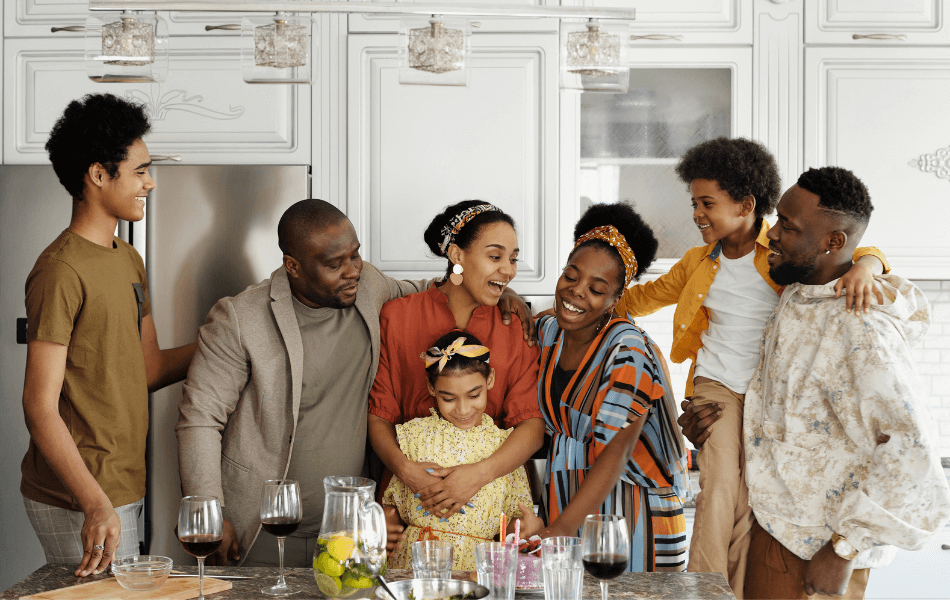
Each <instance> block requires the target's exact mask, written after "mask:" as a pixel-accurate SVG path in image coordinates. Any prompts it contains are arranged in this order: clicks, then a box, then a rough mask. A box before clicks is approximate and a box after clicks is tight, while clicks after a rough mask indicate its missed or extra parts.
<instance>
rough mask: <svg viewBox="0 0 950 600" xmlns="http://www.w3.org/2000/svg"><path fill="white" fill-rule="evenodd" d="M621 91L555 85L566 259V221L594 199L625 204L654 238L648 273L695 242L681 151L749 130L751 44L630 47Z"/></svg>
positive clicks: (562, 246)
mask: <svg viewBox="0 0 950 600" xmlns="http://www.w3.org/2000/svg"><path fill="white" fill-rule="evenodd" d="M631 54H632V56H633V57H634V60H633V61H632V62H631V63H630V64H631V67H632V68H631V71H630V88H629V90H628V91H627V92H626V93H625V94H598V93H586V92H585V93H583V94H580V93H577V92H567V91H565V92H562V93H561V115H562V116H561V174H562V175H561V198H562V201H561V214H562V219H563V221H564V222H565V227H564V228H563V229H562V231H561V235H560V237H559V255H560V257H561V259H562V260H563V259H564V258H566V256H567V254H568V253H569V251H570V248H571V240H572V237H571V228H572V227H573V224H574V222H575V221H576V220H577V218H578V217H579V216H580V215H581V214H582V213H583V211H584V210H586V208H587V207H588V206H590V205H591V204H594V203H604V202H617V201H620V200H622V201H627V202H630V203H631V204H632V205H633V206H634V208H635V209H636V210H637V212H638V213H640V215H641V216H642V217H643V218H644V220H645V221H646V222H647V223H648V224H649V225H650V226H651V227H652V228H653V230H654V232H655V233H656V235H657V238H658V239H659V240H660V247H659V249H658V252H657V261H656V262H655V263H654V265H653V266H652V267H651V268H650V270H651V272H665V271H666V270H668V269H669V268H670V267H671V266H672V265H673V264H674V263H675V262H676V261H677V260H678V259H679V258H681V257H682V255H683V253H684V252H685V251H686V250H688V249H689V248H691V247H693V246H695V245H698V244H700V243H702V239H701V237H700V236H699V233H698V232H697V231H696V228H695V225H694V224H693V221H692V209H691V208H690V202H689V192H688V190H687V187H686V185H685V184H684V183H683V182H681V181H679V179H678V178H677V176H676V173H675V171H674V168H675V166H676V163H677V162H678V161H679V158H680V157H681V156H682V155H683V153H684V152H685V151H686V150H688V149H689V148H691V147H692V146H695V145H696V144H698V143H700V142H703V141H706V140H708V139H712V138H716V137H719V136H727V137H737V136H743V137H749V136H751V134H752V48H751V47H723V48H651V49H644V50H641V51H639V52H637V53H631Z"/></svg>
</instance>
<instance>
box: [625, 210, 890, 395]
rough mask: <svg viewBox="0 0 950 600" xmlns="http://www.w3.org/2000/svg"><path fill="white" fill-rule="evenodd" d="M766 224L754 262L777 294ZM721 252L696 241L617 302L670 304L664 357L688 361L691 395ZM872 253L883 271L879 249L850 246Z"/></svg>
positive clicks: (634, 309) (641, 310)
mask: <svg viewBox="0 0 950 600" xmlns="http://www.w3.org/2000/svg"><path fill="white" fill-rule="evenodd" d="M768 232H769V224H768V223H767V222H766V221H765V219H763V220H762V227H761V229H760V230H759V235H758V237H756V239H755V258H754V259H753V262H754V263H755V268H756V270H757V271H758V272H759V274H760V275H761V276H762V279H764V280H765V282H766V283H767V284H769V286H770V287H771V288H772V289H773V290H775V294H776V295H781V294H782V290H784V289H785V288H784V287H783V286H780V285H778V284H777V283H775V282H774V281H772V278H771V277H769V263H768V256H769V239H768V237H766V234H767V233H768ZM721 252H722V243H721V242H716V243H715V244H709V245H707V246H697V247H695V248H693V249H691V250H689V251H688V252H686V255H685V256H683V258H681V259H680V260H679V262H677V263H676V264H675V265H673V267H672V268H671V269H670V271H669V273H666V274H664V275H661V276H660V277H658V278H657V279H656V280H655V281H649V282H647V283H643V284H639V285H635V286H633V287H631V288H628V289H627V291H626V292H624V294H623V296H622V297H621V299H620V303H619V304H618V305H617V312H618V313H619V314H621V315H622V314H625V313H626V314H629V315H630V316H631V317H642V316H644V315H649V314H651V313H654V312H656V311H658V310H660V309H661V308H663V307H664V306H669V305H670V304H676V312H675V313H673V348H672V349H671V350H670V360H672V361H673V362H676V363H681V362H683V361H685V360H686V359H690V360H691V361H692V365H691V366H690V368H689V376H688V377H687V380H686V397H687V398H688V397H690V396H692V395H693V374H694V372H695V370H696V354H697V353H698V352H699V349H700V348H701V347H702V345H703V342H702V339H701V338H700V334H702V332H704V331H706V329H707V328H708V327H709V309H708V308H706V307H705V306H704V305H703V302H704V301H705V299H706V294H707V293H709V288H710V286H712V282H713V280H714V279H715V278H716V273H717V272H718V271H719V254H720V253H721ZM868 254H870V255H872V256H876V257H877V258H878V259H879V260H880V261H881V263H882V264H883V265H884V272H885V273H887V272H888V271H890V268H891V267H890V265H889V264H888V262H887V258H886V257H885V256H884V253H883V252H881V251H880V250H878V249H877V248H873V247H865V248H858V249H857V250H855V251H854V256H853V257H852V258H853V260H855V261H857V260H858V259H859V258H861V257H862V256H866V255H868Z"/></svg>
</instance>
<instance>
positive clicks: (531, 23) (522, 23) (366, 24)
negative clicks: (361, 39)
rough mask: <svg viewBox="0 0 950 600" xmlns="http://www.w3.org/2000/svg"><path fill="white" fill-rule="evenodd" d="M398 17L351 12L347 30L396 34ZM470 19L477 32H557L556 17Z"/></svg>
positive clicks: (513, 0) (539, 0)
mask: <svg viewBox="0 0 950 600" xmlns="http://www.w3.org/2000/svg"><path fill="white" fill-rule="evenodd" d="M441 3H442V4H445V5H446V6H451V5H453V4H465V5H476V6H477V5H479V4H487V5H509V6H515V7H517V6H531V7H534V6H557V5H558V2H557V0H441ZM401 18H402V17H401V16H399V15H385V14H378V13H377V14H361V13H352V14H350V15H349V31H350V33H398V32H399V21H400V19H401ZM414 18H425V15H414ZM446 18H453V19H454V18H458V17H457V16H452V15H446ZM468 20H469V21H470V22H475V23H477V25H476V26H475V27H474V28H473V29H472V31H473V32H480V33H500V32H504V33H518V32H525V31H557V30H558V23H559V21H558V19H556V18H547V19H545V18H523V19H513V18H509V17H481V16H472V17H469V18H468Z"/></svg>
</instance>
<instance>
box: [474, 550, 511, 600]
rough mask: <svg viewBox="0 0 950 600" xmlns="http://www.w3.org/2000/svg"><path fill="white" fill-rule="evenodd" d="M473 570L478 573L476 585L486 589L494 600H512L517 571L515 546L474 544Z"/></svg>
mask: <svg viewBox="0 0 950 600" xmlns="http://www.w3.org/2000/svg"><path fill="white" fill-rule="evenodd" d="M475 569H476V570H477V571H478V585H483V586H485V587H487V588H488V589H489V590H490V591H491V597H492V598H493V599H494V600H514V597H515V573H516V572H517V570H518V545H517V544H504V543H502V542H483V543H481V544H476V545H475Z"/></svg>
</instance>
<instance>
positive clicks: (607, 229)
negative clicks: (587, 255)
mask: <svg viewBox="0 0 950 600" xmlns="http://www.w3.org/2000/svg"><path fill="white" fill-rule="evenodd" d="M590 240H601V241H603V242H607V243H608V244H610V245H611V246H613V247H614V248H616V249H617V252H619V253H620V258H621V260H623V266H624V270H625V271H626V273H625V274H624V278H623V289H627V287H628V286H629V285H630V282H631V281H633V276H634V275H636V274H637V257H636V256H634V255H633V250H631V249H630V246H629V245H628V244H627V240H626V238H624V237H623V235H621V234H620V232H619V231H617V228H616V227H614V226H613V225H601V226H600V227H594V228H593V229H591V230H590V231H588V232H587V233H585V234H584V235H582V236H581V237H579V238H577V241H576V242H574V248H575V249H576V248H577V247H578V246H580V245H581V244H583V243H584V242H589V241H590Z"/></svg>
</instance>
